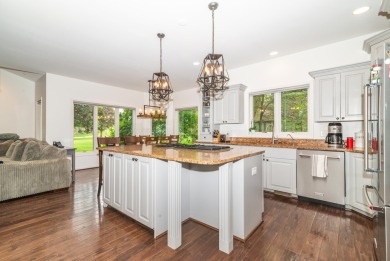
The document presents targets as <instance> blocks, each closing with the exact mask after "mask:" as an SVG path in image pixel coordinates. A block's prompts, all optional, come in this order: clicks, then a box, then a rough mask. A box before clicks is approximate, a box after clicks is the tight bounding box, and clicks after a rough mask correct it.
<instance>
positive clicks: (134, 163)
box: [123, 155, 153, 228]
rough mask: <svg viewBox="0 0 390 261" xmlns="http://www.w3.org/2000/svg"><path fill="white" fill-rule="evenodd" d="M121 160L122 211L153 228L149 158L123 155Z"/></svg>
mask: <svg viewBox="0 0 390 261" xmlns="http://www.w3.org/2000/svg"><path fill="white" fill-rule="evenodd" d="M123 160H124V168H123V181H124V189H123V192H124V193H123V197H124V204H123V205H124V207H123V212H124V213H125V214H126V215H128V216H129V217H131V218H133V219H135V220H137V221H138V222H140V223H142V224H144V225H145V226H148V227H151V228H153V196H152V195H153V194H152V193H153V192H152V187H153V186H152V184H153V179H152V171H151V165H152V164H151V159H150V158H145V157H139V156H133V155H124V156H123Z"/></svg>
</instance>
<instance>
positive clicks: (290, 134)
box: [287, 133, 295, 146]
mask: <svg viewBox="0 0 390 261" xmlns="http://www.w3.org/2000/svg"><path fill="white" fill-rule="evenodd" d="M287 136H290V138H291V139H292V140H293V146H295V139H294V138H293V136H291V134H290V133H289V134H287Z"/></svg>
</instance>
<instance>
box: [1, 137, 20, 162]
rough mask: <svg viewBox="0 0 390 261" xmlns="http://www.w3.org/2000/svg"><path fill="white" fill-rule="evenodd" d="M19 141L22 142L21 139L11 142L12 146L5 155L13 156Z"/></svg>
mask: <svg viewBox="0 0 390 261" xmlns="http://www.w3.org/2000/svg"><path fill="white" fill-rule="evenodd" d="M19 143H21V141H20V140H17V141H15V142H14V143H12V144H11V146H9V148H8V150H7V153H6V154H5V156H6V157H7V158H11V156H12V153H13V152H14V149H15V146H16V145H18V144H19Z"/></svg>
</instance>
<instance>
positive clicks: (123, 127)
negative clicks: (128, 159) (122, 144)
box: [119, 108, 133, 141]
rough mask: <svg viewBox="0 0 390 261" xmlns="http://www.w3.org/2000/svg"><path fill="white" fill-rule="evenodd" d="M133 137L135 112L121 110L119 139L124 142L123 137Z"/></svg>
mask: <svg viewBox="0 0 390 261" xmlns="http://www.w3.org/2000/svg"><path fill="white" fill-rule="evenodd" d="M131 135H133V110H132V109H122V108H121V109H119V137H120V138H121V141H123V140H124V138H123V136H131Z"/></svg>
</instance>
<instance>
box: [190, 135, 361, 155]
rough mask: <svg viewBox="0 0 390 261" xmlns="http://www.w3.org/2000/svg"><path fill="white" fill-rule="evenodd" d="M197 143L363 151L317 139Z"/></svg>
mask: <svg viewBox="0 0 390 261" xmlns="http://www.w3.org/2000/svg"><path fill="white" fill-rule="evenodd" d="M198 143H204V144H218V145H237V146H254V147H270V148H285V149H302V150H325V151H341V152H354V153H363V150H360V149H346V148H332V147H328V144H327V143H325V142H324V141H323V140H318V139H296V140H294V141H293V140H291V139H278V142H277V143H276V144H272V140H271V139H269V138H244V137H243V138H241V137H232V140H231V141H228V142H203V141H198Z"/></svg>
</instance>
